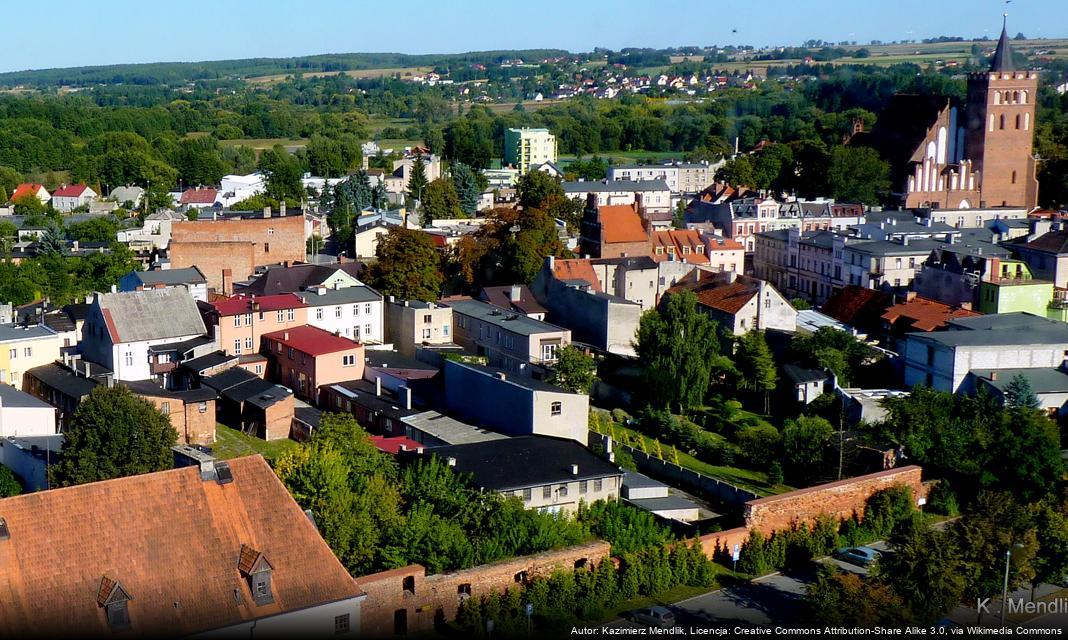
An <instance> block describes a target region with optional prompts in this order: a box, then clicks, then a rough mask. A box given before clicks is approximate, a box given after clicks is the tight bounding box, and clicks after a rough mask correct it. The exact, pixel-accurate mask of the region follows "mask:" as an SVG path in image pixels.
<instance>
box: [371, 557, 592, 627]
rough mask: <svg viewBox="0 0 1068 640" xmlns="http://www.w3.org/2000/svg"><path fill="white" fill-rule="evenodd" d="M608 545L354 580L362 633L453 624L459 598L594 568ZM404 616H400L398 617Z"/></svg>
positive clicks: (398, 571)
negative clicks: (401, 626) (359, 598)
mask: <svg viewBox="0 0 1068 640" xmlns="http://www.w3.org/2000/svg"><path fill="white" fill-rule="evenodd" d="M610 550H611V546H610V545H609V544H608V543H607V542H601V541H596V542H590V543H588V544H584V545H579V546H576V547H568V548H566V549H559V550H556V551H547V552H545V553H539V554H536V555H532V556H524V557H521V558H511V559H508V560H502V561H500V562H495V563H493V564H486V565H482V566H479V567H472V568H471V569H464V570H462V571H455V572H452V573H441V574H435V575H430V576H428V575H426V570H425V569H424V568H423V567H422V566H420V565H410V566H407V567H402V568H400V569H392V570H390V571H383V572H382V573H375V574H372V575H369V576H363V577H362V578H357V579H356V583H357V584H358V585H359V587H360V588H361V589H362V590H363V591H364V592H366V593H367V599H366V600H364V602H363V606H362V607H361V613H360V632H361V634H363V635H364V636H368V637H372V638H378V637H383V636H390V635H393V634H394V633H396V632H397V631H398V625H399V624H400V623H401V622H400V621H401V620H402V619H403V621H404V622H403V624H404V625H405V626H406V632H407V633H409V634H412V633H418V632H420V631H428V630H431V629H433V628H434V620H435V619H438V618H441V619H445V620H452V619H453V618H454V617H455V616H456V609H457V607H458V606H459V604H460V598H461V597H465V596H461V593H470V595H471V597H472V598H481V597H482V596H483V595H485V594H487V593H490V592H492V591H500V592H503V591H504V590H505V589H507V588H508V587H510V586H512V585H515V584H516V583H517V578H518V580H523V579H524V578H526V579H530V578H535V577H547V576H549V575H551V574H552V573H553V572H554V571H557V570H572V569H574V568H575V567H577V566H583V565H588V566H593V565H594V564H596V563H597V562H600V561H601V560H603V559H605V558H607V557H608V555H609V552H610ZM402 612H403V613H402Z"/></svg>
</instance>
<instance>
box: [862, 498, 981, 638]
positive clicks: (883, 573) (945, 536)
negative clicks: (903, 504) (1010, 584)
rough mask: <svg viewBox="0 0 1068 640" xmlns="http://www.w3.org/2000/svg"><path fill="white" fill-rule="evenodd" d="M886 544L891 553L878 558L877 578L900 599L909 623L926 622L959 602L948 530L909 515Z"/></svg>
mask: <svg viewBox="0 0 1068 640" xmlns="http://www.w3.org/2000/svg"><path fill="white" fill-rule="evenodd" d="M889 544H890V549H891V551H893V553H889V554H886V555H885V556H884V557H883V558H882V559H881V560H880V561H879V565H878V568H877V575H878V579H879V581H880V582H882V583H884V584H887V585H889V586H890V588H891V589H893V591H894V593H896V594H897V595H898V596H899V597H900V598H901V600H902V604H903V606H904V610H905V611H907V612H908V617H907V620H908V621H909V622H913V623H916V624H923V625H929V624H931V623H933V622H934V621H936V620H938V619H939V618H941V617H942V616H943V615H945V614H946V613H947V612H949V611H951V610H952V609H953V608H954V607H956V606H957V605H958V604H960V602H961V598H962V597H963V595H964V578H963V576H962V574H961V571H962V566H961V560H960V550H959V549H958V548H957V543H956V540H955V539H954V537H953V536H952V535H951V534H950V533H948V532H944V531H938V530H934V529H931V528H930V527H928V526H927V524H926V523H924V522H923V520H922V519H919V518H910V519H907V520H905V521H904V522H903V523H902V525H901V526H899V527H897V529H895V531H894V533H893V535H891V537H890V540H889Z"/></svg>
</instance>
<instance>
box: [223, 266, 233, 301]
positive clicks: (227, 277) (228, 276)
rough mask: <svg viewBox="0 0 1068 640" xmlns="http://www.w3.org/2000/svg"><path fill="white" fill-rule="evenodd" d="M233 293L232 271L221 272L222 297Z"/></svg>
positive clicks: (224, 270)
mask: <svg viewBox="0 0 1068 640" xmlns="http://www.w3.org/2000/svg"><path fill="white" fill-rule="evenodd" d="M233 291H234V271H233V269H223V270H222V294H223V295H224V296H228V295H231V294H232V293H233Z"/></svg>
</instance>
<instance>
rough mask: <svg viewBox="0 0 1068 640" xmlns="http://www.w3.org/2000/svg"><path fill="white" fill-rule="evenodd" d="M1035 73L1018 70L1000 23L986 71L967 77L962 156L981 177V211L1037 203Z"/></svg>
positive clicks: (1030, 206)
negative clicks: (995, 43)
mask: <svg viewBox="0 0 1068 640" xmlns="http://www.w3.org/2000/svg"><path fill="white" fill-rule="evenodd" d="M1037 94H1038V72H1037V71H1027V70H1017V69H1016V65H1015V63H1014V61H1013V55H1012V47H1011V46H1010V44H1009V35H1008V32H1007V30H1006V26H1005V24H1004V23H1003V24H1002V27H1001V38H1000V39H999V40H998V46H997V49H996V50H995V51H994V59H993V61H992V62H991V63H990V69H989V71H986V72H979V73H973V74H971V75H970V76H969V77H968V97H967V105H966V108H965V113H966V114H967V115H966V117H967V123H966V132H965V144H964V156H965V157H966V158H968V159H969V160H971V161H972V168H973V169H974V170H975V171H976V172H977V173H978V175H979V179H980V185H981V187H980V191H981V200H980V202H978V203H972V206H976V205H978V206H980V207H984V206H985V207H1001V206H1010V207H1026V208H1028V209H1032V208H1034V207H1035V206H1036V204H1037V202H1038V178H1037V176H1036V174H1035V169H1036V167H1035V158H1034V154H1033V152H1032V147H1033V140H1034V126H1035V100H1036V99H1037Z"/></svg>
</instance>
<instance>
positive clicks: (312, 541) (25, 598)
mask: <svg viewBox="0 0 1068 640" xmlns="http://www.w3.org/2000/svg"><path fill="white" fill-rule="evenodd" d="M229 466H230V470H231V472H232V474H233V481H232V482H229V483H227V484H219V483H218V482H216V481H215V480H210V479H209V480H201V479H200V469H199V467H197V466H190V467H183V468H180V469H173V470H170V471H162V472H159V473H148V474H143V475H136V476H130V477H127V478H120V479H117V480H106V481H103V482H93V483H90V484H83V485H80V486H76V487H68V488H62V489H52V490H50V491H41V492H38V493H29V494H25V495H22V496H17V497H14V498H7V499H4V500H0V518H3V519H4V521H6V523H7V528H8V531H9V532H10V538H9V539H6V540H0V593H3V594H4V596H3V597H2V598H0V637H36V636H51V637H63V636H69V635H78V636H82V635H85V636H110V635H111V630H110V629H109V628H108V623H107V620H106V617H105V613H104V609H103V608H102V606H101V605H100V601H101V599H103V600H104V601H106V600H107V598H108V597H109V596H111V597H114V596H116V595H121V593H120V592H119V589H121V590H122V591H125V592H126V594H128V595H129V596H130V598H131V599H130V600H129V602H128V611H129V618H130V631H129V632H128V634H129V635H130V636H131V637H143V636H167V637H169V636H187V635H193V634H196V633H199V632H202V631H207V630H211V629H218V628H220V627H226V626H231V625H236V624H240V623H242V622H245V621H249V620H252V619H255V618H261V617H265V616H269V615H277V614H280V613H286V612H291V611H298V610H301V609H306V608H308V607H312V606H316V605H319V604H324V603H328V602H334V601H337V600H343V599H348V598H353V597H356V596H358V595H360V589H359V587H358V586H357V584H356V583H355V581H354V580H353V579H352V577H351V576H350V575H349V574H348V572H347V571H346V570H345V568H344V567H343V566H342V565H341V563H340V562H339V561H338V559H337V558H336V557H335V556H334V554H333V553H332V552H331V550H330V548H329V547H328V546H327V545H326V543H325V542H324V541H323V539H322V537H321V536H320V535H319V533H318V532H317V531H316V529H315V526H314V525H313V524H312V523H311V521H310V520H309V519H308V517H307V516H305V515H304V512H303V511H302V510H301V508H300V507H299V506H298V505H297V503H296V502H294V501H293V498H292V497H291V496H290V495H289V492H288V491H286V488H285V486H283V485H282V483H281V482H280V481H279V479H278V477H277V476H276V475H275V474H274V472H273V471H272V470H271V468H270V467H269V466H268V465H267V463H266V462H264V460H263V458H262V457H260V456H251V457H247V458H237V459H234V460H230V461H229ZM243 546H248V547H251V548H252V549H255V550H256V551H257V552H258V553H260V554H262V556H263V558H264V559H265V560H266V561H267V562H268V563H270V565H271V567H272V568H273V570H272V571H271V592H272V595H273V596H274V602H273V603H271V604H266V605H259V606H257V605H256V604H255V603H254V601H253V595H252V592H251V590H250V588H249V582H248V580H247V579H246V578H245V577H244V576H242V575H241V573H240V571H239V568H238V559H239V557H240V555H241V552H242V547H243ZM44 603H47V607H46V608H45V609H42V606H43V604H44Z"/></svg>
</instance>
